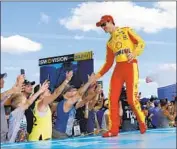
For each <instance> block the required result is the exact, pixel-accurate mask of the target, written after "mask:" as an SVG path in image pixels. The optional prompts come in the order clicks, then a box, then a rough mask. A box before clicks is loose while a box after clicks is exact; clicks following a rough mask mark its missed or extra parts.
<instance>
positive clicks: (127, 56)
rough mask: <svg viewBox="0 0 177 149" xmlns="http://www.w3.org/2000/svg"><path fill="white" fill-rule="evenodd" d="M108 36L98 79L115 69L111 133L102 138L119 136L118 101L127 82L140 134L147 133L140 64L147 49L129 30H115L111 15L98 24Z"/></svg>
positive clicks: (111, 94) (112, 89)
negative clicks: (141, 90) (139, 57)
mask: <svg viewBox="0 0 177 149" xmlns="http://www.w3.org/2000/svg"><path fill="white" fill-rule="evenodd" d="M96 26H97V27H101V28H102V29H103V30H104V31H105V32H106V33H109V34H110V38H109V40H108V41H107V45H106V46H107V54H106V61H105V64H104V65H103V67H102V68H101V70H100V71H99V72H98V73H97V74H96V77H97V79H99V78H101V77H102V76H103V75H104V74H105V73H106V72H107V71H108V70H109V69H110V68H111V66H112V65H113V62H114V59H115V61H116V66H115V69H114V72H113V75H112V78H111V82H110V94H109V100H110V105H109V108H110V120H111V121H110V122H111V123H110V130H109V131H108V132H106V133H104V134H103V137H112V136H117V135H118V132H119V126H120V118H119V117H118V114H117V113H118V112H119V106H118V103H119V101H118V99H119V96H120V94H121V88H122V85H123V83H124V82H125V83H126V88H127V97H128V103H129V105H130V106H131V108H132V109H133V112H134V113H135V115H136V117H137V120H138V122H139V124H140V125H139V126H140V132H141V133H142V134H143V133H145V131H146V124H145V116H144V114H143V112H142V111H141V107H140V103H139V101H138V80H139V79H138V61H137V56H139V55H141V53H142V52H143V49H144V47H145V44H144V41H143V40H142V38H141V37H140V36H139V35H137V34H136V33H135V31H133V30H132V29H131V28H130V27H122V28H120V27H116V26H115V21H114V19H113V17H112V16H111V15H104V16H102V17H101V20H100V21H99V22H97V23H96Z"/></svg>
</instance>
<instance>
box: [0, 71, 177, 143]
mask: <svg viewBox="0 0 177 149" xmlns="http://www.w3.org/2000/svg"><path fill="white" fill-rule="evenodd" d="M6 76H7V74H6V73H4V74H1V78H0V79H1V82H0V87H1V89H2V88H3V87H4V78H5V77H6ZM72 77H73V72H72V71H70V72H67V73H66V79H65V80H64V81H63V83H62V84H61V85H60V86H58V88H56V89H55V90H54V92H51V91H50V88H49V84H50V81H49V80H46V81H45V82H44V83H43V84H42V85H39V84H38V85H35V82H34V81H33V82H30V81H28V80H26V79H25V76H24V75H19V76H18V77H17V79H16V83H15V84H14V86H13V87H12V88H11V89H9V90H8V91H5V92H3V93H1V142H2V143H7V142H9V143H10V142H11V143H13V142H26V141H39V140H48V139H63V138H68V137H76V136H81V135H83V136H86V135H93V134H94V135H96V134H100V133H103V132H104V131H107V130H108V129H109V108H108V107H109V101H108V99H107V98H105V96H104V93H103V90H102V86H101V85H100V84H98V83H97V82H96V77H95V75H94V74H91V75H90V76H89V77H88V82H87V83H85V84H82V85H81V87H80V88H76V87H74V86H73V85H70V84H69V83H70V81H71V79H72ZM140 95H141V94H139V98H138V100H140V103H141V108H142V110H143V112H144V114H145V116H146V123H147V126H148V128H149V129H155V128H167V127H176V126H177V118H176V110H177V98H175V100H174V101H171V102H169V101H168V99H157V98H154V97H151V98H150V99H149V100H148V101H147V102H142V101H141V97H140ZM58 97H60V100H57V99H58ZM118 106H119V107H120V108H119V109H120V111H119V116H120V119H121V125H120V131H134V130H138V129H139V127H138V122H137V120H136V116H135V115H134V113H133V112H132V110H131V107H130V106H129V105H128V103H127V96H126V88H125V87H124V86H123V87H122V93H121V96H120V99H119V105H118Z"/></svg>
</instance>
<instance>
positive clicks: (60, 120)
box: [52, 73, 96, 139]
mask: <svg viewBox="0 0 177 149" xmlns="http://www.w3.org/2000/svg"><path fill="white" fill-rule="evenodd" d="M95 80H96V78H95V74H94V73H92V74H91V76H88V82H87V83H86V84H84V85H83V86H81V87H80V88H79V89H77V88H75V87H74V86H72V85H67V86H66V87H65V89H64V90H63V93H62V95H63V100H61V101H60V102H59V103H58V105H57V118H56V123H55V126H54V128H53V132H52V137H53V138H54V139H59V138H66V137H69V136H72V128H73V125H74V119H75V115H76V109H78V108H80V107H82V106H84V100H82V98H83V95H84V93H85V92H86V91H87V89H88V87H89V86H90V85H91V84H92V83H94V82H95Z"/></svg>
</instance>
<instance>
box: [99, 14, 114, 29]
mask: <svg viewBox="0 0 177 149" xmlns="http://www.w3.org/2000/svg"><path fill="white" fill-rule="evenodd" d="M105 22H112V23H113V24H115V23H114V19H113V17H112V16H111V15H104V16H102V17H101V20H100V21H99V22H97V23H96V26H97V27H100V26H101V25H102V24H103V23H105Z"/></svg>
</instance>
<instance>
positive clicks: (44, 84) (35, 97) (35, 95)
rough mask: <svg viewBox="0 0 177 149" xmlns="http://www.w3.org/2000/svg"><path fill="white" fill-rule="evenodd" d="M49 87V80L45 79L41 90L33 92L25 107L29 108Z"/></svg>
mask: <svg viewBox="0 0 177 149" xmlns="http://www.w3.org/2000/svg"><path fill="white" fill-rule="evenodd" d="M48 88H49V81H47V80H46V81H45V82H44V83H43V84H42V86H41V87H40V89H39V91H38V92H36V93H35V94H33V95H32V96H31V97H30V98H29V99H28V100H27V102H26V104H25V105H24V109H28V108H29V106H30V105H32V103H33V102H34V101H35V100H36V99H37V97H38V96H39V95H41V94H42V93H43V92H44V91H45V90H46V89H48Z"/></svg>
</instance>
